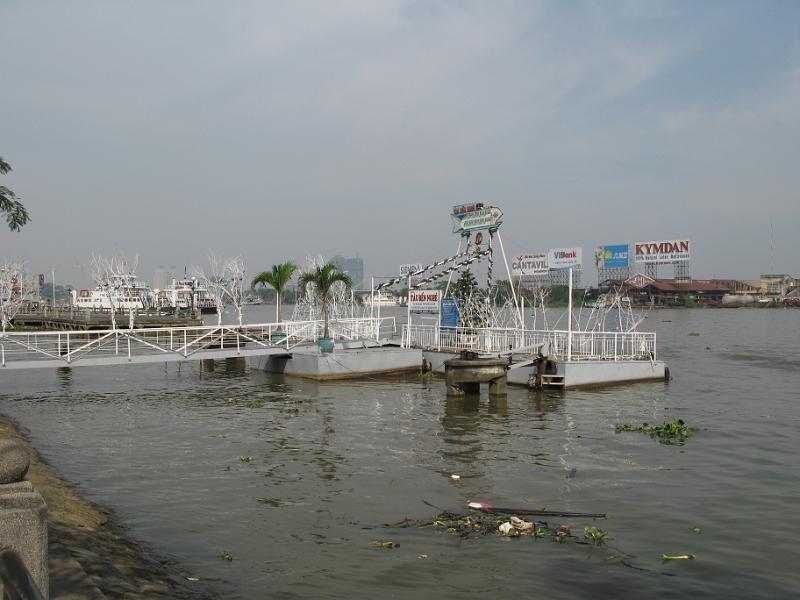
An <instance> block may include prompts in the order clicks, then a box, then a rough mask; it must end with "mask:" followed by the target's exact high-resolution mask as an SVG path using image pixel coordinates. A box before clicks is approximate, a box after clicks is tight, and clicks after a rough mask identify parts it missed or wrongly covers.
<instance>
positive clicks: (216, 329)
mask: <svg viewBox="0 0 800 600" xmlns="http://www.w3.org/2000/svg"><path fill="white" fill-rule="evenodd" d="M395 329H396V324H395V321H394V318H393V317H388V318H382V319H377V318H373V319H369V318H367V319H343V320H336V321H331V322H330V327H329V331H330V334H331V337H333V338H334V339H340V340H342V339H343V340H352V339H365V338H366V339H375V340H378V339H380V337H381V336H382V335H383V336H387V337H388V336H389V335H391V332H393V331H394V330H395ZM323 331H324V323H323V322H322V321H284V322H281V323H259V324H247V325H243V326H241V327H239V326H236V325H221V326H197V327H151V328H139V329H124V328H118V329H107V330H97V331H91V330H89V331H85V330H84V331H21V332H15V331H11V332H9V331H7V332H5V333H0V366H2V367H5V366H7V365H12V364H15V363H17V364H21V363H30V366H35V364H34V363H36V362H40V361H53V360H55V361H58V362H63V363H64V365H65V366H66V365H71V364H74V363H76V362H78V361H80V360H81V359H83V358H86V357H92V358H109V357H117V358H119V359H120V362H124V361H125V359H127V360H128V361H131V360H134V359H135V358H136V357H141V356H154V355H155V356H158V355H165V356H166V355H170V354H174V355H179V356H180V357H182V358H183V359H188V358H189V357H194V358H202V354H203V353H204V351H206V353H207V351H212V350H230V351H233V350H235V352H236V354H239V353H241V351H242V350H244V349H245V347H247V349H248V350H250V351H252V350H254V349H256V350H257V349H259V348H264V349H274V348H283V349H285V350H291V349H292V348H294V347H296V346H298V345H300V344H307V343H311V342H316V341H317V340H318V339H319V338H320V337H321V336H322V333H323ZM251 353H252V352H251ZM112 362H113V361H112Z"/></svg>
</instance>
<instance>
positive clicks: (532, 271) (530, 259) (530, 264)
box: [511, 252, 550, 277]
mask: <svg viewBox="0 0 800 600" xmlns="http://www.w3.org/2000/svg"><path fill="white" fill-rule="evenodd" d="M549 272H550V267H548V266H547V254H545V253H543V252H542V253H539V254H521V255H519V256H513V257H512V258H511V276H512V277H525V276H528V275H547V274H548V273H549Z"/></svg>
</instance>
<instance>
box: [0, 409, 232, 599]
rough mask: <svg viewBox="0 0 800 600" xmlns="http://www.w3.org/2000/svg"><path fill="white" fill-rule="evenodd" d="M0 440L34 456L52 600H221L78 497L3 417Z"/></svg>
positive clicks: (34, 478) (106, 513) (33, 480)
mask: <svg viewBox="0 0 800 600" xmlns="http://www.w3.org/2000/svg"><path fill="white" fill-rule="evenodd" d="M0 438H14V439H17V440H20V441H21V442H23V443H24V444H25V445H26V446H27V447H28V448H29V450H30V454H31V464H30V469H29V470H28V475H27V479H29V480H30V481H31V483H33V485H34V487H35V488H36V489H37V490H38V491H39V493H40V494H41V495H42V496H43V497H44V500H45V502H46V503H47V507H48V532H49V556H50V598H51V599H52V600H78V599H88V600H102V599H103V598H125V599H133V598H153V599H162V598H163V599H164V600H166V599H168V598H175V599H184V598H186V599H189V598H192V599H195V598H196V599H201V600H203V599H213V598H221V597H222V595H221V593H220V592H219V591H216V590H212V589H210V585H209V583H208V582H204V581H202V579H200V578H199V577H198V576H197V575H193V574H190V573H185V572H183V571H182V570H181V569H180V568H179V567H178V566H177V565H176V564H175V562H174V561H172V560H170V559H169V558H166V557H163V556H158V555H157V554H156V553H154V552H153V551H152V550H150V549H148V548H147V547H146V546H145V545H143V544H141V543H139V542H137V541H135V540H133V539H131V538H130V537H129V536H128V535H127V532H126V531H125V529H124V528H123V527H122V526H121V525H120V524H118V523H116V522H115V521H114V519H113V515H112V514H111V513H110V512H109V511H106V510H104V509H102V508H100V507H98V506H96V505H94V504H92V503H90V502H87V501H86V500H84V499H83V498H81V497H79V496H78V495H77V494H76V493H75V491H74V490H73V488H72V486H71V485H70V484H69V483H68V482H66V481H64V480H63V479H61V477H59V476H58V474H57V473H56V472H55V470H54V469H53V468H52V467H51V466H50V465H48V464H47V463H46V462H44V461H43V460H42V458H41V457H40V456H39V453H38V452H37V451H36V449H35V448H33V447H32V446H31V444H30V442H29V441H28V439H27V438H26V437H25V435H24V434H23V433H22V432H21V431H20V428H19V427H17V426H16V424H15V423H14V422H13V421H12V420H10V419H8V418H6V417H2V416H0ZM190 578H191V579H190ZM193 579H197V580H196V581H193Z"/></svg>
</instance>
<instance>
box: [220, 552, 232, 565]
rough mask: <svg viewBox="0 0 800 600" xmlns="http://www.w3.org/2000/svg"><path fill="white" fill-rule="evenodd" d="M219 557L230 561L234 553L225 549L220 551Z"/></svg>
mask: <svg viewBox="0 0 800 600" xmlns="http://www.w3.org/2000/svg"><path fill="white" fill-rule="evenodd" d="M219 559H220V560H226V561H228V562H230V561H232V560H233V555H232V554H231V553H230V552H228V551H227V550H223V551H222V552H220V553H219Z"/></svg>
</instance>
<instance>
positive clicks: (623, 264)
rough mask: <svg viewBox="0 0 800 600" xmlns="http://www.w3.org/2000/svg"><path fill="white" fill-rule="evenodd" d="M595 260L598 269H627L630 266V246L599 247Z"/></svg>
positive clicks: (595, 253)
mask: <svg viewBox="0 0 800 600" xmlns="http://www.w3.org/2000/svg"><path fill="white" fill-rule="evenodd" d="M594 258H595V262H596V263H597V268H598V269H619V268H622V269H626V268H628V266H630V261H629V259H628V244H618V245H616V246H598V247H597V248H596V249H595V252H594Z"/></svg>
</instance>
